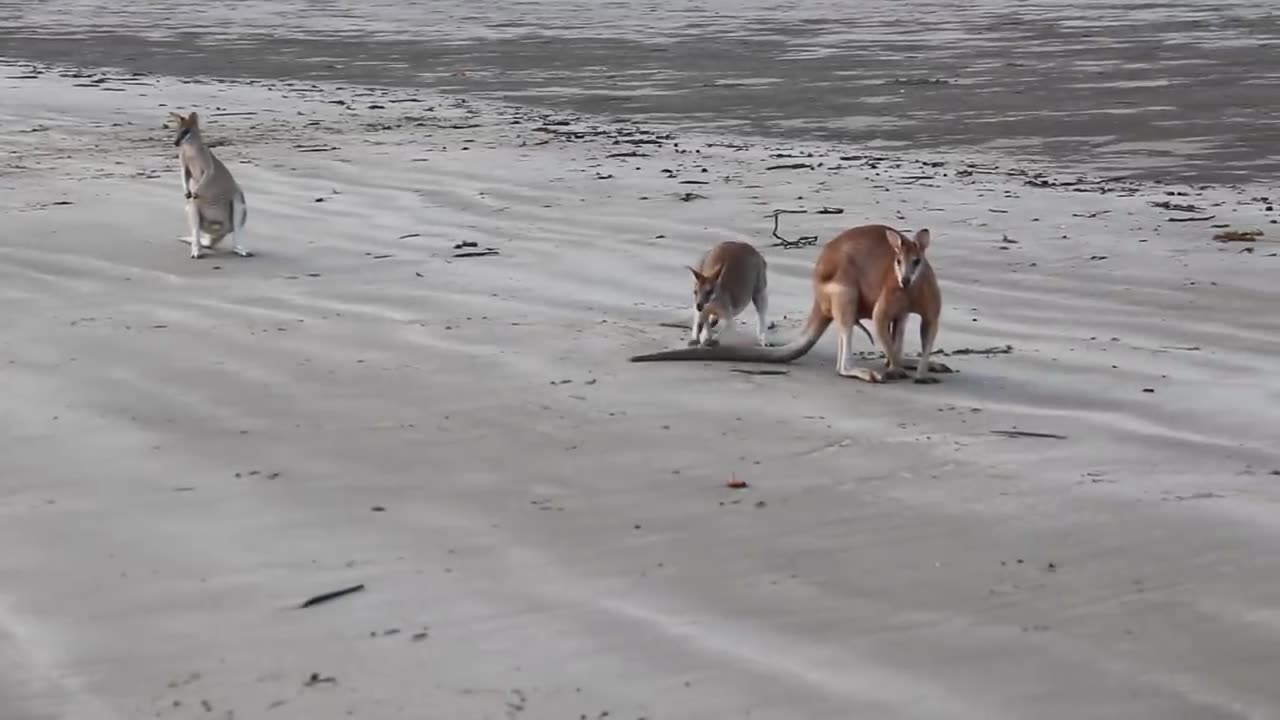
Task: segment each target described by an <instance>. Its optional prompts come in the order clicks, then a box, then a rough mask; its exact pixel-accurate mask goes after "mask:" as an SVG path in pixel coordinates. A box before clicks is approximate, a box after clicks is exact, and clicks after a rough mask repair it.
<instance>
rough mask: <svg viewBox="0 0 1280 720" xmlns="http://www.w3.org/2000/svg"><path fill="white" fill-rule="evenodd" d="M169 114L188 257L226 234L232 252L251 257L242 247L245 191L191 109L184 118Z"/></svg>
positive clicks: (214, 245) (245, 212) (197, 253)
mask: <svg viewBox="0 0 1280 720" xmlns="http://www.w3.org/2000/svg"><path fill="white" fill-rule="evenodd" d="M170 115H171V116H172V117H173V118H174V119H175V120H177V122H178V135H177V137H175V138H174V140H173V144H174V146H176V147H177V148H178V163H179V165H180V166H181V167H180V170H181V172H182V193H183V196H184V197H185V198H186V199H187V224H188V226H189V227H190V229H191V257H193V258H199V257H200V249H201V248H214V247H217V246H218V243H220V242H222V240H223V238H225V237H227V236H228V235H230V236H231V249H232V251H233V252H235V254H237V255H239V256H240V257H250V256H252V255H253V253H251V252H249V251H248V250H247V249H245V246H244V235H245V232H244V224H245V220H246V219H248V216H249V210H248V208H247V207H245V203H244V192H243V191H242V190H241V189H240V186H239V185H237V184H236V180H235V178H234V177H232V176H231V171H230V170H228V169H227V166H226V165H223V164H222V161H221V160H219V159H218V158H216V157H214V156H213V151H212V150H210V149H209V146H208V145H205V144H204V138H203V137H201V135H200V118H199V117H198V116H197V115H196V112H195V111H194V110H193V111H191V113H190V114H188V115H186V116H185V117H184V116H183V115H181V114H180V113H170Z"/></svg>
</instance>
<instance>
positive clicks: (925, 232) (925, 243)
mask: <svg viewBox="0 0 1280 720" xmlns="http://www.w3.org/2000/svg"><path fill="white" fill-rule="evenodd" d="M916 245H918V246H919V247H920V252H924V251H925V250H926V249H927V248H928V247H929V228H920V229H919V230H917V231H916Z"/></svg>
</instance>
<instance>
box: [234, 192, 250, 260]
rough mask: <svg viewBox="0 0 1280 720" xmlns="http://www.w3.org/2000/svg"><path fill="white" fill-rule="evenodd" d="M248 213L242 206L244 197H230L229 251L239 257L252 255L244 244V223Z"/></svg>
mask: <svg viewBox="0 0 1280 720" xmlns="http://www.w3.org/2000/svg"><path fill="white" fill-rule="evenodd" d="M248 217H249V213H248V212H247V211H246V208H245V206H244V198H232V199H231V218H230V222H231V252H234V253H235V254H237V255H239V256H240V257H253V253H251V252H249V250H248V249H247V248H246V247H245V246H244V223H245V220H247V219H248Z"/></svg>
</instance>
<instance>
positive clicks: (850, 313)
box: [831, 295, 884, 383]
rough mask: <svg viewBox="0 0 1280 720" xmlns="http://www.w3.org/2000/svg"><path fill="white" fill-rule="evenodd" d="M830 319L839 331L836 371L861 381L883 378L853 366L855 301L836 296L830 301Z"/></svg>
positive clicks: (874, 381)
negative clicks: (836, 297)
mask: <svg viewBox="0 0 1280 720" xmlns="http://www.w3.org/2000/svg"><path fill="white" fill-rule="evenodd" d="M831 314H832V320H833V322H834V324H835V326H836V332H838V333H839V335H838V336H837V338H836V340H837V341H838V342H839V351H838V352H837V353H836V372H837V373H838V374H839V375H840V376H841V377H847V378H855V379H857V380H862V381H863V382H869V383H878V382H883V380H884V378H883V377H882V376H881V374H880V373H878V372H876V371H875V370H872V369H870V368H864V367H854V366H853V329H854V326H855V323H856V322H857V319H858V315H857V303H856V302H853V301H851V300H849V299H848V296H847V295H846V296H845V297H841V298H838V299H836V300H834V301H833V302H832V303H831Z"/></svg>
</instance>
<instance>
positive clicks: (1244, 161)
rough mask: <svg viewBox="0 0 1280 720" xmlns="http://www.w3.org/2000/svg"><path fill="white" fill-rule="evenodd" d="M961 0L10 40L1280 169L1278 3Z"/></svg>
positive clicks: (1029, 147)
mask: <svg viewBox="0 0 1280 720" xmlns="http://www.w3.org/2000/svg"><path fill="white" fill-rule="evenodd" d="M956 5H957V3H932V2H920V1H914V2H874V1H869V2H867V1H864V2H849V1H846V2H810V3H793V4H785V3H784V4H781V5H779V4H776V3H768V4H766V3H763V2H748V3H730V2H705V3H692V2H677V1H675V0H668V2H665V3H658V4H650V5H647V6H646V9H645V10H639V9H637V10H634V11H632V10H630V9H629V8H630V4H625V3H592V2H574V1H569V0H565V1H561V2H545V1H543V2H523V3H514V4H513V3H476V2H472V1H471V0H467V1H465V2H463V1H462V0H453V1H448V2H429V3H422V2H419V3H369V4H366V3H359V2H339V3H323V4H319V5H317V4H308V3H301V2H295V3H278V4H277V3H265V4H263V3H251V2H236V3H216V4H213V6H212V7H192V6H191V5H190V4H189V3H180V2H146V3H141V4H139V3H131V4H128V5H121V6H118V9H114V10H113V9H110V8H102V7H99V6H98V5H97V4H93V3H83V2H78V1H76V0H53V1H51V2H41V3H31V2H8V3H0V57H10V58H18V59H32V60H40V61H49V62H61V63H71V64H75V65H80V66H98V67H102V66H108V67H120V68H124V69H128V70H137V71H144V72H154V73H163V74H173V75H178V76H192V77H195V76H216V77H226V78H250V77H252V78H265V79H274V78H310V79H315V80H323V81H334V82H348V83H357V84H377V85H392V86H398V87H415V88H416V87H420V88H423V89H431V90H448V91H461V92H467V93H477V94H481V95H484V96H486V97H492V98H500V99H504V100H510V101H514V102H520V103H529V104H535V105H542V106H546V107H549V108H555V109H563V110H572V111H578V112H586V113H593V114H607V115H611V116H615V117H616V116H623V117H634V118H637V119H642V120H645V121H652V120H655V119H657V120H663V121H670V122H673V123H678V124H680V125H681V126H684V127H700V128H703V129H713V128H714V129H717V130H724V131H733V132H739V133H750V134H757V135H764V136H767V137H772V138H779V139H789V140H800V139H811V140H812V139H816V140H823V141H830V142H838V143H841V144H844V145H846V146H847V147H848V148H849V149H857V148H868V147H876V148H881V149H883V148H895V149H899V150H909V151H912V152H929V151H931V150H937V149H953V148H957V147H960V148H986V149H989V150H992V151H996V152H998V153H1000V154H1002V155H1003V156H1005V157H1009V158H1020V159H1025V160H1035V161H1038V162H1043V163H1046V164H1049V165H1052V166H1055V167H1059V168H1064V169H1066V168H1075V169H1081V170H1087V171H1091V172H1104V173H1108V174H1126V175H1130V176H1132V177H1135V178H1139V179H1146V180H1165V181H1178V182H1192V183H1242V182H1255V181H1261V182H1267V181H1271V180H1273V179H1274V178H1275V177H1276V176H1277V173H1278V172H1280V154H1278V153H1276V152H1275V149H1276V148H1277V147H1280V121H1277V120H1276V119H1275V117H1274V115H1275V113H1274V108H1275V107H1277V106H1280V89H1278V88H1280V61H1277V59H1276V58H1277V57H1280V15H1277V14H1276V13H1272V12H1269V11H1268V10H1267V8H1266V6H1264V5H1258V4H1257V3H1244V2H1221V1H1217V2H1205V1H1190V2H1180V3H1165V4H1155V3H1150V2H1138V1H1136V0H1113V1H1095V2H1083V3H1079V2H1076V3H1050V2H991V1H989V0H988V1H984V2H972V3H963V4H961V5H963V6H964V7H961V8H957V7H955V6H956ZM89 8H92V11H90V9H89ZM228 45H229V47H230V48H232V49H231V50H230V51H225V52H224V51H219V48H221V47H224V46H228Z"/></svg>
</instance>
